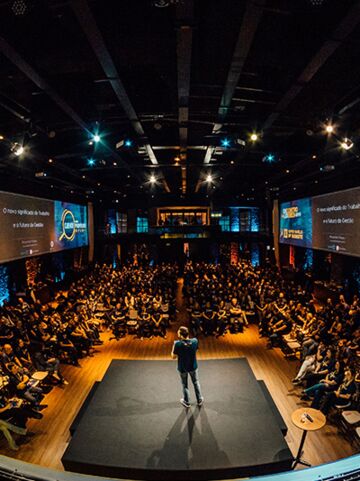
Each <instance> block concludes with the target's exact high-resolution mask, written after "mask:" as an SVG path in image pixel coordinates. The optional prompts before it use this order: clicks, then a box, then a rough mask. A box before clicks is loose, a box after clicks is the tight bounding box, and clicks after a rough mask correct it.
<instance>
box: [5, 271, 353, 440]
mask: <svg viewBox="0 0 360 481" xmlns="http://www.w3.org/2000/svg"><path fill="white" fill-rule="evenodd" d="M178 277H179V271H178V267H177V265H176V264H174V265H169V264H160V265H157V266H151V267H150V266H149V265H145V264H141V265H136V264H135V265H134V264H131V265H125V266H122V267H121V268H119V269H117V268H113V267H111V266H107V265H103V266H100V265H97V266H95V268H94V269H92V270H91V271H90V272H89V273H88V274H87V275H85V276H83V277H82V278H80V279H79V280H77V281H76V282H73V283H72V284H71V285H70V286H69V287H68V289H67V290H66V291H59V292H57V294H56V296H55V297H54V299H53V300H52V301H51V302H48V303H42V302H41V300H40V299H37V298H36V295H33V296H29V297H28V298H22V297H20V298H19V299H18V301H17V302H16V303H12V304H5V305H4V306H3V307H2V308H1V310H0V318H1V322H0V431H2V432H3V433H4V435H5V437H6V438H7V440H8V442H9V445H10V447H11V448H12V449H18V446H17V445H16V443H15V441H14V439H13V437H12V434H11V433H17V434H20V435H23V434H26V426H27V421H28V419H29V418H36V419H40V418H41V417H42V416H43V413H42V411H43V409H45V408H46V404H44V403H43V399H44V396H45V394H46V393H47V392H48V391H49V390H50V389H52V388H53V387H54V386H64V385H65V384H67V381H66V380H65V378H64V376H63V374H62V372H61V368H60V366H61V363H70V364H72V365H74V366H79V365H80V364H79V360H80V359H81V358H83V357H85V356H93V355H94V352H95V349H96V346H97V345H100V344H102V341H101V339H100V333H101V330H102V329H109V330H110V331H111V339H117V340H119V339H121V338H122V337H124V336H125V335H126V334H132V335H134V337H136V338H138V339H140V340H143V339H145V338H148V339H151V338H152V337H153V336H161V337H163V338H165V337H166V334H167V329H168V327H169V326H170V324H171V322H172V321H173V320H174V319H175V316H176V303H175V299H176V293H177V281H178ZM183 277H184V284H183V296H184V299H185V302H186V308H187V311H188V313H189V324H190V329H191V330H192V333H193V334H194V335H195V336H196V337H198V336H200V337H201V336H210V335H215V336H217V337H220V336H223V335H225V334H226V333H227V332H230V333H234V334H238V333H242V332H243V331H244V329H246V328H247V327H248V325H249V322H250V321H251V322H253V321H254V322H257V323H258V326H259V333H260V336H261V337H266V338H267V339H268V347H269V348H270V349H271V348H273V347H276V346H279V347H281V348H283V349H286V346H287V344H286V340H285V338H286V336H291V337H292V338H293V339H296V341H297V342H298V344H299V346H300V350H299V354H300V360H301V365H300V368H299V370H298V372H297V374H296V376H295V378H294V379H293V382H294V385H298V386H302V388H303V390H302V391H301V392H300V393H299V394H300V395H301V396H302V399H303V400H310V401H311V404H312V406H313V407H316V408H319V409H321V410H323V411H324V412H325V413H327V412H328V411H329V409H330V408H331V407H332V406H335V405H336V406H337V405H339V406H341V405H343V406H344V405H348V404H349V405H350V404H351V403H354V402H356V399H357V397H358V391H359V389H358V386H359V380H360V376H359V359H360V345H359V340H360V303H359V299H358V297H357V296H355V297H354V298H353V299H352V300H351V302H347V301H346V299H345V298H344V296H342V295H341V296H340V297H339V299H338V300H337V301H336V302H334V301H332V300H331V299H328V301H327V302H326V303H325V305H322V304H321V303H320V302H318V301H316V300H315V299H314V298H313V296H312V293H311V291H310V289H309V288H308V287H304V286H302V285H299V284H297V283H295V282H294V281H289V280H286V279H284V277H283V276H282V275H281V273H280V272H279V270H278V269H277V268H276V267H274V266H271V265H270V264H266V265H265V266H263V267H253V266H252V265H251V264H250V263H249V262H247V261H242V262H239V263H237V264H234V265H230V264H226V265H225V264H224V265H220V264H217V265H215V264H206V263H193V262H191V261H189V262H188V263H187V264H186V265H185V267H184V273H183Z"/></svg>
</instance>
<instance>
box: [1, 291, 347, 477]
mask: <svg viewBox="0 0 360 481" xmlns="http://www.w3.org/2000/svg"><path fill="white" fill-rule="evenodd" d="M177 305H178V309H179V313H178V314H177V319H176V322H174V323H173V324H172V328H171V330H170V331H169V332H168V335H167V339H162V338H160V337H157V338H154V339H152V340H143V341H141V340H140V339H135V338H133V336H127V337H125V338H123V339H121V340H120V341H116V340H112V341H109V340H108V339H109V337H110V333H107V332H106V333H103V334H102V339H103V340H104V344H103V345H102V346H100V347H99V348H98V351H99V352H97V353H96V354H95V356H94V357H90V358H86V359H83V360H81V361H80V363H81V366H82V367H81V368H76V367H73V366H64V367H63V372H64V374H65V376H66V378H67V380H68V381H69V385H68V386H66V387H65V388H64V389H61V388H54V389H53V390H52V391H51V392H50V393H49V394H48V395H47V396H46V400H45V402H46V403H47V404H48V406H49V407H48V408H47V409H46V410H45V411H43V412H44V418H43V419H42V420H40V421H38V420H35V421H31V422H30V423H29V431H31V435H30V436H27V439H26V442H25V443H24V444H21V448H20V450H19V451H18V452H15V453H14V452H13V451H11V450H9V449H8V448H7V447H6V446H7V445H6V442H5V440H4V439H3V438H2V439H1V441H0V449H1V454H5V455H7V456H11V457H16V458H18V459H21V460H23V461H26V462H29V463H35V464H39V465H42V466H46V467H50V468H55V469H59V470H63V467H62V464H61V457H62V455H63V453H64V451H65V449H66V447H67V445H68V443H69V440H70V433H69V427H70V425H71V423H72V421H73V419H74V417H75V416H76V414H77V412H78V410H79V409H80V407H81V405H82V403H83V401H84V399H85V398H86V396H87V394H88V392H89V391H90V389H91V387H92V385H93V383H94V382H95V381H98V380H101V379H102V377H103V375H104V373H105V372H106V370H107V369H108V367H109V364H110V362H111V361H112V359H142V360H146V359H156V360H168V359H169V358H170V351H171V347H172V343H173V341H174V339H175V335H176V330H177V328H178V326H179V325H180V324H181V323H184V324H186V310H185V309H184V306H183V302H182V297H181V294H180V289H179V293H178V296H177ZM241 356H244V357H246V358H247V360H248V362H249V363H250V366H251V368H252V370H253V372H254V374H255V376H256V377H257V379H263V380H264V381H265V383H266V385H267V387H268V389H269V391H270V393H271V395H272V397H273V399H274V401H275V403H276V405H277V407H278V409H279V410H280V412H281V414H282V416H283V418H284V420H285V422H286V424H287V426H288V434H287V436H286V441H287V443H288V445H289V448H290V449H291V451H292V453H293V454H296V451H297V447H298V445H299V442H300V437H301V431H300V430H299V429H297V428H296V427H295V426H293V425H292V423H291V419H290V416H291V413H292V412H293V411H294V410H295V409H297V408H298V407H299V406H302V405H303V403H302V402H301V401H300V400H299V397H298V396H296V395H295V392H298V389H297V390H296V389H294V386H293V385H292V383H291V379H292V378H293V377H294V374H295V371H296V367H297V362H296V361H288V360H286V359H285V358H284V356H283V354H282V353H281V351H280V350H279V349H272V350H268V349H267V348H266V340H265V339H260V338H259V335H258V329H257V326H255V325H251V326H250V327H249V328H248V329H246V331H245V332H244V333H243V334H226V336H224V337H221V338H218V339H216V338H214V337H207V338H200V351H199V359H221V358H235V357H241ZM174 362H176V361H174ZM20 441H21V438H19V443H20ZM352 454H354V450H353V448H352V447H351V445H350V444H349V443H348V442H347V441H346V440H344V439H343V438H342V437H341V436H339V435H338V434H337V429H336V428H335V427H334V426H332V425H330V424H329V425H326V426H325V428H323V429H322V430H321V431H318V432H314V433H310V434H309V436H308V438H307V440H306V445H305V453H304V457H305V458H306V459H307V460H308V461H309V462H311V463H312V465H318V464H322V463H326V462H330V461H335V460H337V459H340V458H344V457H347V456H350V455H352Z"/></svg>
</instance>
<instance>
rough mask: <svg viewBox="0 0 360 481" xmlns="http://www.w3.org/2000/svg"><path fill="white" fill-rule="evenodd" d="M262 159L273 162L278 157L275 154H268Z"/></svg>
mask: <svg viewBox="0 0 360 481" xmlns="http://www.w3.org/2000/svg"><path fill="white" fill-rule="evenodd" d="M262 161H263V162H265V163H267V164H273V163H274V162H275V161H276V159H275V155H274V154H267V155H265V156H264V157H263V158H262Z"/></svg>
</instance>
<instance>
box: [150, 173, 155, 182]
mask: <svg viewBox="0 0 360 481" xmlns="http://www.w3.org/2000/svg"><path fill="white" fill-rule="evenodd" d="M149 182H150V184H155V183H156V177H155V175H154V174H151V175H150V179H149Z"/></svg>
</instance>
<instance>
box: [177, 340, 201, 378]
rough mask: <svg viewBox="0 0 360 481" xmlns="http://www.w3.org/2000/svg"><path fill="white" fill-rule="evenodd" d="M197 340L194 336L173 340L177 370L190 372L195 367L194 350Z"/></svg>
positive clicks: (196, 346)
mask: <svg viewBox="0 0 360 481" xmlns="http://www.w3.org/2000/svg"><path fill="white" fill-rule="evenodd" d="M198 345H199V342H198V340H197V339H196V337H194V338H192V339H186V340H181V341H175V347H174V354H177V356H178V371H179V372H191V371H195V369H197V367H198V365H197V360H196V351H197V349H198Z"/></svg>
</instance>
